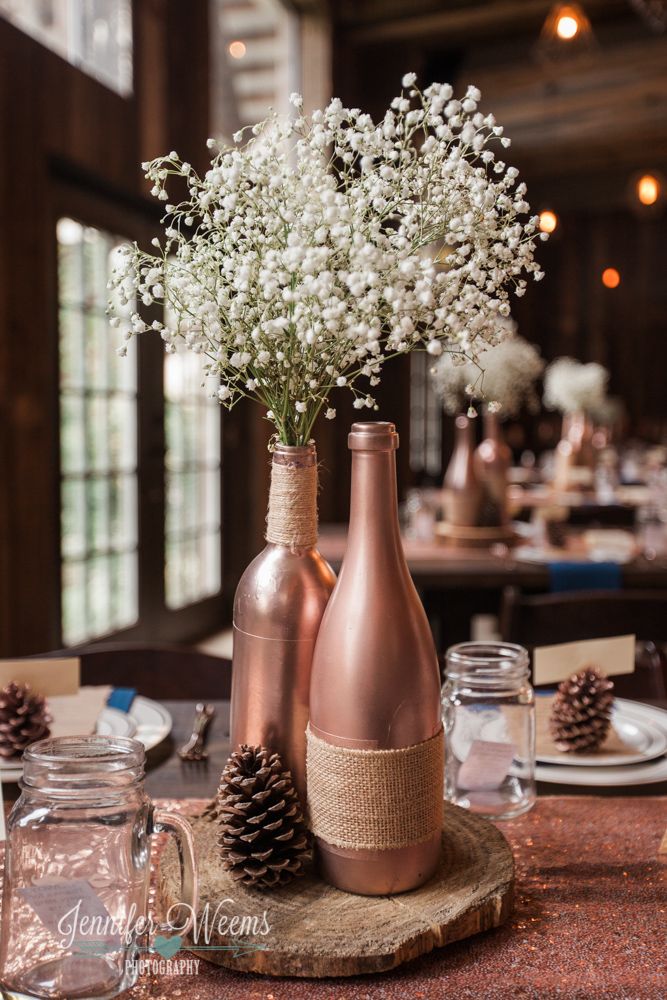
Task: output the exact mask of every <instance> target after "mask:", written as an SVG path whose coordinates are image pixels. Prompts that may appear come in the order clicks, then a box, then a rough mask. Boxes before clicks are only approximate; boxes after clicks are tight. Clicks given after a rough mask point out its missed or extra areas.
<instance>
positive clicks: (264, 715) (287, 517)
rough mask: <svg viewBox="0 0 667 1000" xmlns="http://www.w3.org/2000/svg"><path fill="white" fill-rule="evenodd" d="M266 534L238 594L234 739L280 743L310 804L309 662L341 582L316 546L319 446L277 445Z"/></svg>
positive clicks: (274, 746) (278, 747) (277, 747)
mask: <svg viewBox="0 0 667 1000" xmlns="http://www.w3.org/2000/svg"><path fill="white" fill-rule="evenodd" d="M266 540H267V543H268V544H267V545H266V548H264V549H263V551H262V552H260V554H259V555H258V556H257V557H256V558H255V559H254V560H253V561H252V562H251V563H250V565H249V566H248V568H247V569H246V571H245V572H244V574H243V576H242V577H241V579H240V581H239V585H238V587H237V589H236V596H235V598H234V654H233V668H232V701H231V743H232V747H235V746H237V745H238V744H239V743H250V744H253V745H256V746H266V747H269V748H270V749H273V750H277V751H278V752H279V753H280V755H281V757H282V759H283V762H284V764H285V766H286V767H289V768H290V770H291V771H292V776H293V778H294V783H295V787H296V789H297V791H298V793H299V796H300V797H301V799H302V802H303V803H304V804H305V801H306V725H307V723H308V698H309V693H310V668H311V662H312V658H313V650H314V648H315V640H316V638H317V632H318V629H319V627H320V622H321V620H322V615H323V614H324V609H325V607H326V605H327V601H328V600H329V596H330V594H331V591H332V590H333V585H334V583H335V581H336V578H335V576H334V573H333V571H332V569H331V567H330V566H329V564H328V563H327V561H326V560H325V559H324V558H323V557H322V556H321V555H320V553H319V552H318V550H317V547H316V542H317V455H316V452H315V446H314V445H307V446H305V447H292V446H290V445H283V444H278V445H276V447H275V451H274V453H273V466H272V473H271V492H270V497H269V513H268V518H267V531H266Z"/></svg>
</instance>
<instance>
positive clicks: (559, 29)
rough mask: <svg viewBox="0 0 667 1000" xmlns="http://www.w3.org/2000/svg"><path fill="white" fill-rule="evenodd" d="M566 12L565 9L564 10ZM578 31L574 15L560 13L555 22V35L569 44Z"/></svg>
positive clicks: (577, 23) (577, 22)
mask: <svg viewBox="0 0 667 1000" xmlns="http://www.w3.org/2000/svg"><path fill="white" fill-rule="evenodd" d="M565 9H566V10H567V8H565ZM578 31H579V21H578V20H577V18H576V16H575V15H574V14H569V13H568V14H566V13H562V14H560V15H559V17H558V20H557V21H556V34H557V35H558V37H559V38H562V39H563V41H564V42H569V41H570V40H571V39H572V38H574V37H575V35H576V34H577V33H578Z"/></svg>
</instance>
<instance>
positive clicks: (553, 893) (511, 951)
mask: <svg viewBox="0 0 667 1000" xmlns="http://www.w3.org/2000/svg"><path fill="white" fill-rule="evenodd" d="M160 804H161V805H164V806H165V807H166V808H169V809H173V810H178V811H181V812H183V813H186V814H187V813H190V814H192V813H196V812H198V811H201V808H202V806H203V803H201V802H200V803H195V802H193V801H188V802H173V801H170V802H168V803H160ZM498 826H499V829H501V830H502V832H503V834H504V835H505V836H506V837H507V839H508V841H509V842H510V844H511V846H512V849H513V851H514V856H515V858H516V862H517V897H516V907H515V912H514V914H513V916H512V918H511V919H510V921H509V922H508V923H507V924H506V925H505V926H504V927H501V928H499V929H497V930H493V931H488V932H486V933H484V934H480V935H477V936H476V937H473V938H469V939H468V940H466V941H461V942H459V943H457V944H453V945H449V946H448V947H446V948H442V949H439V950H436V951H433V952H431V953H430V954H429V955H425V956H423V957H421V958H418V959H416V960H415V961H413V962H410V963H408V964H406V965H403V966H401V967H400V968H398V969H395V970H394V971H393V972H390V973H384V974H382V975H374V976H364V977H355V978H353V979H336V980H334V979H328V980H307V979H268V978H266V977H262V976H256V975H245V974H241V973H233V972H229V971H226V970H225V969H221V968H217V967H215V966H212V965H208V964H207V963H205V962H200V966H199V974H198V975H194V976H174V977H171V978H168V977H159V978H153V977H147V978H144V979H143V980H141V981H140V982H139V983H138V985H137V986H136V987H135V988H134V989H133V990H130V991H129V992H127V993H125V994H123V998H124V1000H148V998H152V1000H172V998H174V1000H180V998H183V1000H444V998H447V1000H510V998H512V1000H513V998H520V1000H557V998H560V1000H564V998H567V1000H598V998H612V1000H614V998H615V1000H665V998H667V856H665V855H660V858H662V862H661V860H660V858H659V856H658V851H659V847H660V843H661V840H662V837H663V834H664V833H665V828H666V827H667V798H652V797H646V798H643V797H642V798H639V797H637V798H594V797H574V796H573V797H562V798H556V797H554V798H541V799H539V800H538V802H537V805H536V806H535V808H534V809H533V810H532V812H530V813H528V814H527V815H525V816H522V817H520V818H519V819H517V820H513V821H511V822H508V823H502V824H498Z"/></svg>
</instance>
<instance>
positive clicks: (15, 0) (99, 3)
mask: <svg viewBox="0 0 667 1000" xmlns="http://www.w3.org/2000/svg"><path fill="white" fill-rule="evenodd" d="M0 15H1V16H3V17H6V18H7V20H8V21H11V22H12V23H13V24H15V25H16V27H17V28H20V29H21V30H22V31H25V32H26V34H28V35H31V36H32V37H33V38H35V39H36V40H37V41H38V42H41V43H42V45H45V46H46V47H47V48H49V49H52V50H53V51H54V52H56V53H57V54H58V55H59V56H62V57H63V59H67V61H68V62H70V63H72V65H73V66H77V67H79V69H82V70H83V71H84V72H86V73H88V74H89V75H90V76H92V77H95V79H96V80H99V81H100V82H101V83H103V84H105V85H106V86H107V87H110V88H111V90H115V91H116V92H117V93H119V94H121V95H123V96H126V95H127V94H130V93H131V92H132V2H131V0H0Z"/></svg>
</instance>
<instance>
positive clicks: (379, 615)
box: [310, 422, 444, 895]
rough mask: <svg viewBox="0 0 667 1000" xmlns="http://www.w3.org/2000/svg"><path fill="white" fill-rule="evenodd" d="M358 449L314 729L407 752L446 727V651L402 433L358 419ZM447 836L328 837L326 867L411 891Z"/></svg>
mask: <svg viewBox="0 0 667 1000" xmlns="http://www.w3.org/2000/svg"><path fill="white" fill-rule="evenodd" d="M349 446H350V448H351V450H352V495H351V506H350V528H349V535H348V541H347V550H346V553H345V559H344V562H343V566H342V569H341V571H340V575H339V578H338V582H337V584H336V587H335V589H334V592H333V594H332V596H331V600H330V601H329V604H328V606H327V610H326V612H325V615H324V618H323V621H322V625H321V628H320V634H319V636H318V639H317V645H316V648H315V656H314V659H313V674H312V681H311V694H310V725H311V729H312V730H313V732H314V733H315V735H316V736H319V737H320V738H321V739H323V740H326V741H327V742H328V743H331V744H333V745H335V746H343V747H352V748H359V749H377V750H382V749H397V748H398V749H400V748H402V747H406V746H411V745H413V744H416V743H420V742H422V741H423V740H426V739H429V738H430V737H432V736H434V735H435V734H436V733H438V732H439V730H440V727H441V725H442V722H441V716H440V681H439V674H438V666H437V660H436V654H435V649H434V646H433V639H432V636H431V630H430V627H429V624H428V620H427V618H426V615H425V613H424V609H423V607H422V604H421V601H420V600H419V596H418V594H417V591H416V590H415V587H414V584H413V582H412V578H411V577H410V573H409V570H408V567H407V564H406V562H405V557H404V555H403V548H402V544H401V537H400V531H399V524H398V504H397V496H396V455H395V450H396V448H397V447H398V434H397V433H396V429H395V427H394V425H393V424H390V423H379V422H378V423H373V422H369V423H357V424H353V425H352V430H351V433H350V435H349ZM443 794H444V792H443ZM440 836H441V834H440V832H438V834H437V836H434V837H432V838H431V839H430V840H428V841H426V842H424V843H420V844H417V845H414V846H410V847H405V848H399V849H395V850H392V849H389V850H379V851H371V850H359V851H357V850H348V849H340V848H337V847H334V846H333V845H331V844H327V843H324V842H323V841H322V840H321V839H319V838H318V839H317V841H316V845H317V852H318V861H319V866H320V871H321V873H322V875H323V876H324V878H326V879H327V881H329V882H331V883H332V884H333V885H336V886H338V887H339V888H340V889H346V890H348V891H350V892H358V893H362V894H366V895H382V894H385V893H392V892H403V891H405V890H407V889H413V888H415V887H416V886H418V885H420V884H421V883H422V882H424V881H426V879H428V878H429V877H430V876H431V875H432V874H433V872H434V870H435V868H436V866H437V863H438V859H439V855H440Z"/></svg>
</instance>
